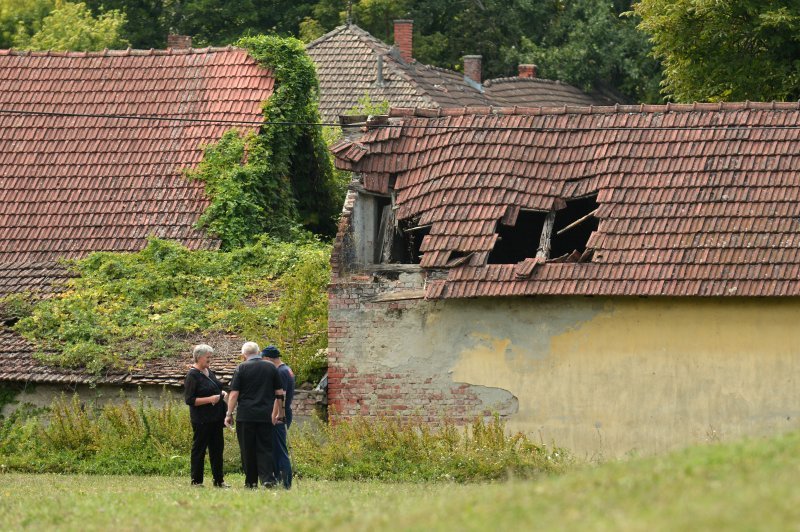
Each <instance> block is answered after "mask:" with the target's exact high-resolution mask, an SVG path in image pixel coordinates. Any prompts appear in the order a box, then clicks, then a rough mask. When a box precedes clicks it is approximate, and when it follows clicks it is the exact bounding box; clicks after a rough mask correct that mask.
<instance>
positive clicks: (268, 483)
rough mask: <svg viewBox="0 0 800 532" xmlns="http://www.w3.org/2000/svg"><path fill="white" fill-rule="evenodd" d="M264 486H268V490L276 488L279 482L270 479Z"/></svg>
mask: <svg viewBox="0 0 800 532" xmlns="http://www.w3.org/2000/svg"><path fill="white" fill-rule="evenodd" d="M264 487H265V488H267V489H268V490H271V489H275V488H277V487H278V483H277V482H275V481H274V480H270V481H268V482H264Z"/></svg>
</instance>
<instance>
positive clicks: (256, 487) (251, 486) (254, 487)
mask: <svg viewBox="0 0 800 532" xmlns="http://www.w3.org/2000/svg"><path fill="white" fill-rule="evenodd" d="M244 487H245V488H246V489H249V490H257V489H258V484H245V485H244Z"/></svg>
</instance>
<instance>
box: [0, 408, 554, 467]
mask: <svg viewBox="0 0 800 532" xmlns="http://www.w3.org/2000/svg"><path fill="white" fill-rule="evenodd" d="M160 403H161V404H160V405H159V406H154V405H152V404H151V403H150V402H149V401H148V400H146V399H144V398H141V397H140V399H139V400H138V401H136V402H130V401H127V400H124V401H120V402H119V403H112V404H107V405H105V406H103V407H102V408H93V407H91V406H89V405H86V404H84V403H82V402H81V401H80V399H79V398H78V397H77V396H74V397H66V396H62V397H61V398H59V399H57V400H56V401H55V402H54V403H53V404H52V406H51V407H50V408H49V409H45V410H41V409H40V410H30V409H24V408H23V409H21V410H18V411H17V412H16V413H14V414H12V415H11V416H10V417H9V418H8V419H7V420H5V421H4V422H3V423H2V425H0V470H2V471H17V472H26V473H91V474H145V475H155V474H158V475H188V473H189V451H190V449H191V441H192V429H191V424H190V421H189V415H188V409H187V408H186V406H184V405H183V404H182V403H179V402H177V401H176V400H175V399H174V397H173V396H172V395H171V394H169V393H165V394H164V396H163V397H162V398H161V401H160ZM225 438H226V445H225V469H226V471H227V472H234V471H238V470H239V467H240V466H239V463H240V461H239V449H238V445H237V443H236V440H235V436H234V433H233V431H229V430H226V431H225ZM289 443H290V447H291V452H292V459H293V463H294V467H295V469H296V471H297V474H298V475H299V476H304V477H307V478H315V479H328V480H372V479H379V480H391V481H431V480H453V481H460V482H466V481H476V480H488V479H498V478H505V477H508V476H514V477H529V476H532V475H537V474H541V473H553V472H559V471H561V470H563V469H564V468H566V467H567V466H568V464H569V459H568V458H567V457H565V456H564V454H563V452H562V451H560V450H559V449H556V448H549V447H546V446H544V445H539V444H536V443H533V442H531V441H530V440H529V439H528V438H526V437H525V436H524V435H522V434H513V435H509V434H507V433H506V430H505V426H504V424H503V422H502V421H501V420H500V419H499V418H497V417H495V418H494V420H492V421H490V422H488V423H487V422H484V421H482V420H478V421H475V422H474V423H473V424H472V425H471V426H470V427H467V428H457V427H455V426H454V425H451V424H444V425H443V427H442V428H440V429H436V430H434V429H431V428H430V427H429V426H428V425H423V424H418V423H409V422H403V421H399V420H393V419H377V420H374V419H372V420H371V419H365V418H355V419H353V420H350V421H345V422H340V423H337V424H335V425H327V424H324V423H322V422H319V421H317V422H315V423H311V422H309V423H306V424H304V425H303V426H302V427H300V426H293V427H292V429H291V430H290V433H289Z"/></svg>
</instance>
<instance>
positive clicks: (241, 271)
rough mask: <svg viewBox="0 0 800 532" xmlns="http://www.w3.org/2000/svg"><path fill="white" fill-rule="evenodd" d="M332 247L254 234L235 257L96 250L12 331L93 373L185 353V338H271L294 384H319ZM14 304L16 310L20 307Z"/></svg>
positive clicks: (176, 247)
mask: <svg viewBox="0 0 800 532" xmlns="http://www.w3.org/2000/svg"><path fill="white" fill-rule="evenodd" d="M329 257H330V246H329V245H328V244H323V243H321V242H319V241H318V240H316V239H315V238H313V237H310V236H306V237H304V238H303V239H302V240H299V241H298V242H297V243H287V242H280V241H276V240H274V239H272V238H270V237H267V236H264V237H261V238H260V239H259V240H258V241H257V242H256V243H255V244H252V245H249V246H245V247H243V248H239V249H235V250H233V251H206V250H198V251H191V250H189V249H186V248H185V247H183V246H181V245H180V244H177V243H175V242H170V241H167V240H159V239H155V238H154V239H150V240H149V241H148V244H147V247H146V248H145V249H144V250H142V251H140V252H137V253H107V252H103V253H93V254H92V255H90V256H89V257H87V258H86V259H83V260H80V261H76V262H73V263H72V264H71V269H72V272H73V273H74V274H75V275H76V277H74V278H72V279H70V280H69V281H67V283H66V285H65V287H64V290H63V291H61V292H59V293H57V294H56V295H55V296H53V297H52V298H47V299H42V300H40V301H38V302H37V303H36V305H34V306H33V307H32V308H31V309H30V310H29V315H28V316H27V317H24V318H22V319H21V320H20V321H19V322H18V323H17V324H16V325H15V330H16V331H17V332H19V333H20V334H22V335H23V336H24V337H25V338H27V339H28V340H29V341H31V342H32V343H33V344H34V346H35V347H36V348H37V352H36V356H37V357H38V358H39V359H41V360H43V361H44V362H46V363H53V364H58V365H63V366H70V367H83V368H86V369H87V370H88V371H90V372H94V373H96V374H99V373H100V372H101V371H102V370H103V369H105V368H108V367H115V368H125V367H127V366H128V365H130V364H137V363H139V362H140V361H142V360H145V359H148V358H154V357H160V356H164V355H176V354H178V353H182V352H186V351H187V350H188V349H189V346H190V340H191V339H193V338H194V339H196V338H198V337H200V338H202V337H208V336H214V335H219V334H226V333H233V334H237V335H239V336H242V337H246V338H247V339H248V340H254V341H257V342H260V343H264V342H266V341H268V340H269V341H276V342H278V343H279V345H280V346H281V347H282V348H283V350H284V351H285V353H286V360H287V362H288V363H289V364H291V365H292V366H294V368H295V370H296V371H295V373H296V375H297V379H298V381H299V382H305V381H316V380H317V379H318V378H319V377H321V374H322V373H323V372H324V367H325V360H324V359H322V358H320V357H319V356H318V355H317V352H318V350H319V349H320V348H323V347H325V345H326V344H327V316H328V309H327V285H328V282H329V279H330V268H329V265H328V262H329ZM18 306H19V305H18Z"/></svg>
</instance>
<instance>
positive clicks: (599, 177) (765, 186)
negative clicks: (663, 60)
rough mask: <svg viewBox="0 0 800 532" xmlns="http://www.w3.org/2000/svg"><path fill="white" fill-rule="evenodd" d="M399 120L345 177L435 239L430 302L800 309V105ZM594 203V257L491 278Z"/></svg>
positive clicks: (362, 142) (410, 112)
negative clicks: (519, 298)
mask: <svg viewBox="0 0 800 532" xmlns="http://www.w3.org/2000/svg"><path fill="white" fill-rule="evenodd" d="M391 114H392V116H394V117H396V118H395V120H396V122H397V123H396V125H398V126H399V127H386V128H375V129H372V130H370V131H368V132H367V133H366V134H365V135H364V136H363V138H361V139H359V140H357V141H355V142H342V143H340V144H339V145H337V146H335V147H334V152H335V154H336V158H337V160H336V164H337V166H338V167H339V168H342V169H347V170H352V171H354V172H358V173H359V174H360V176H361V179H362V180H363V186H364V188H365V189H366V190H367V191H372V192H375V193H381V194H385V193H388V192H389V185H390V182H394V189H393V190H394V191H395V192H396V207H397V211H396V215H397V219H398V220H413V222H414V223H415V224H418V225H430V233H429V234H428V235H427V236H425V238H424V240H423V241H422V245H421V251H422V257H421V266H422V267H423V268H426V269H443V270H445V271H446V278H443V279H441V278H437V277H433V278H430V279H429V281H428V282H427V285H426V297H428V298H458V297H476V296H515V295H539V294H551V295H581V294H582V295H627V296H634V295H635V296H798V295H800V105H799V104H798V103H724V104H693V105H667V106H649V105H642V106H617V107H594V108H592V107H587V108H567V107H565V108H561V109H552V108H551V109H545V108H533V109H519V108H517V109H508V108H506V109H502V108H501V109H483V110H475V109H473V110H471V111H469V112H467V111H464V110H441V109H440V110H425V109H396V110H393V111H392V113H391ZM588 197H594V201H596V203H597V207H596V210H594V211H593V212H592V213H591V214H592V215H593V217H594V218H595V219H596V229H594V230H593V231H591V233H590V234H589V235H588V240H587V241H586V242H585V243H584V247H585V249H584V251H583V252H581V253H572V254H569V255H568V256H561V257H556V258H554V259H555V260H554V259H548V260H544V259H541V258H535V257H530V258H526V259H525V260H522V261H519V262H517V263H513V264H491V263H489V258H490V254H491V252H492V251H493V249H494V248H495V246H496V245H497V244H498V242H497V240H498V232H499V231H501V230H502V229H503V227H504V226H512V227H513V226H514V224H515V223H516V221H517V219H518V218H519V213H520V212H526V211H531V212H539V213H547V212H550V211H555V219H556V223H557V222H558V219H559V212H565V209H566V208H567V206H568V204H569V203H570V201H572V200H576V199H578V198H588ZM523 229H524V228H523ZM536 236H537V237H538V235H536ZM339 238H340V239H341V238H342V234H341V233H340V235H339ZM558 238H559V236H558V235H555V234H553V235H552V241H553V242H554V243H555V242H557V239H558ZM464 256H468V260H466V261H463V260H452V259H453V258H454V257H455V258H458V257H464ZM448 265H449V266H450V267H448Z"/></svg>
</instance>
